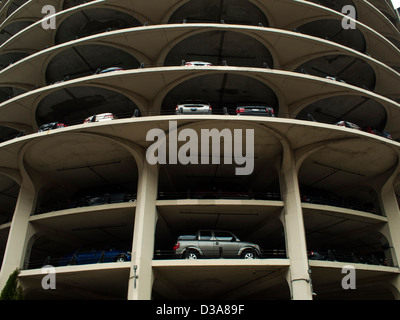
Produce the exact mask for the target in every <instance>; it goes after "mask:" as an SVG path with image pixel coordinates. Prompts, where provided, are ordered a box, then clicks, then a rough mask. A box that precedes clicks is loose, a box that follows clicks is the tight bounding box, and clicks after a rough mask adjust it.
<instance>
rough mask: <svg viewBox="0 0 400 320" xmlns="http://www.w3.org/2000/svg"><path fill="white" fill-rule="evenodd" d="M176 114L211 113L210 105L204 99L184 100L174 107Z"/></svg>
mask: <svg viewBox="0 0 400 320" xmlns="http://www.w3.org/2000/svg"><path fill="white" fill-rule="evenodd" d="M175 113H176V114H211V113H212V106H211V104H210V103H209V102H207V101H204V100H185V101H182V102H180V103H178V105H177V106H176V108H175Z"/></svg>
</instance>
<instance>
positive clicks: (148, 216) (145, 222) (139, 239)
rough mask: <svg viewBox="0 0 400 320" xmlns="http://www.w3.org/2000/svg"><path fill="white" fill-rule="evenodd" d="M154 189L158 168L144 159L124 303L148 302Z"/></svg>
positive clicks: (155, 216)
mask: <svg viewBox="0 0 400 320" xmlns="http://www.w3.org/2000/svg"><path fill="white" fill-rule="evenodd" d="M157 190H158V167H157V165H150V164H149V163H147V161H146V159H144V163H143V168H142V170H141V171H139V184H138V197H137V206H136V214H135V227H134V234H133V245H132V246H133V247H132V263H131V271H130V278H129V289H128V300H150V299H151V293H152V287H153V270H152V261H153V255H154V237H155V230H156V222H157V212H156V211H157V208H156V200H157Z"/></svg>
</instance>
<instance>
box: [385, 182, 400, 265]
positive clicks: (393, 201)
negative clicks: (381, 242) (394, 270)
mask: <svg viewBox="0 0 400 320" xmlns="http://www.w3.org/2000/svg"><path fill="white" fill-rule="evenodd" d="M380 197H381V206H382V210H383V214H384V216H386V218H387V219H388V223H387V229H388V231H389V232H388V233H389V235H388V237H390V239H389V238H388V241H389V244H390V247H391V249H392V250H391V253H392V255H393V257H392V259H393V263H394V264H395V265H398V264H399V257H400V233H399V230H400V210H399V204H398V202H397V198H396V194H395V191H394V188H393V186H392V185H391V184H386V185H385V186H383V188H382V189H381V194H380Z"/></svg>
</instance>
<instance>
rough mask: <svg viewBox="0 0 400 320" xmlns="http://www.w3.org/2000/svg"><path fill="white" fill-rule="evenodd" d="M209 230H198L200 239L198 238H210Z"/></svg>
mask: <svg viewBox="0 0 400 320" xmlns="http://www.w3.org/2000/svg"><path fill="white" fill-rule="evenodd" d="M211 236H212V234H211V231H200V239H199V240H211Z"/></svg>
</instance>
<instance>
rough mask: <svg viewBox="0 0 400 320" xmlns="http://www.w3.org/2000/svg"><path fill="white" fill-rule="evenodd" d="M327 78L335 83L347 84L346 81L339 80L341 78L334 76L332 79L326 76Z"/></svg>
mask: <svg viewBox="0 0 400 320" xmlns="http://www.w3.org/2000/svg"><path fill="white" fill-rule="evenodd" d="M325 78H326V79H328V80H333V81H337V82H342V83H346V81H344V80H342V79H339V78H338V77H336V76H334V77H332V76H326V77H325Z"/></svg>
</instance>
